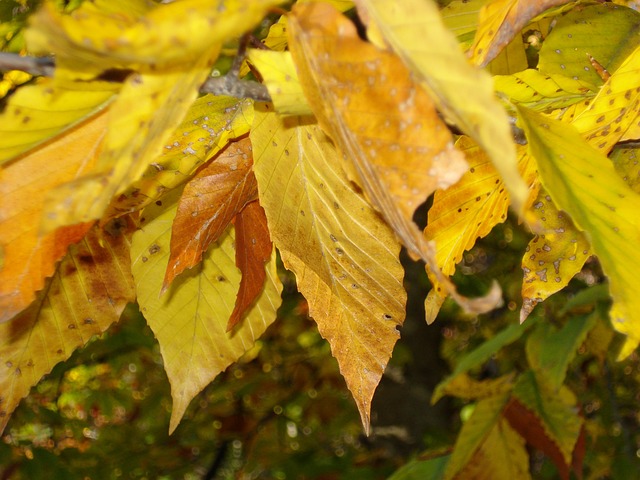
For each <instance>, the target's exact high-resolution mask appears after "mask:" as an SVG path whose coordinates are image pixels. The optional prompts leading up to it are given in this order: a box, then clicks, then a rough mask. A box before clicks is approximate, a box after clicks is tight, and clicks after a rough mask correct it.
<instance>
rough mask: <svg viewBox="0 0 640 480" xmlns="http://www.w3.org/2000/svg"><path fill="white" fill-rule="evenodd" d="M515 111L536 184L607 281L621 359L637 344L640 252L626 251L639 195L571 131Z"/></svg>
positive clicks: (636, 226)
mask: <svg viewBox="0 0 640 480" xmlns="http://www.w3.org/2000/svg"><path fill="white" fill-rule="evenodd" d="M518 113H519V116H520V119H521V120H522V124H523V126H524V129H525V132H526V134H527V139H528V141H529V147H530V149H531V150H530V151H531V154H532V155H533V156H534V157H535V159H536V162H537V164H538V170H539V173H540V178H541V180H542V184H543V185H544V187H545V189H546V190H547V191H548V192H549V195H550V196H551V198H552V200H553V202H554V203H555V204H556V205H557V206H558V208H560V209H562V210H564V211H565V212H567V213H568V214H569V215H570V216H571V219H572V220H573V222H574V223H575V225H576V226H577V227H578V228H579V229H581V230H584V231H585V234H586V235H587V238H588V240H589V243H590V244H591V246H592V248H593V252H594V253H595V254H596V255H597V257H598V259H599V260H600V264H601V265H602V269H603V271H604V273H605V275H606V276H607V277H608V279H609V285H610V290H611V297H612V298H613V306H612V308H611V321H612V324H613V326H614V328H615V329H616V330H618V331H619V332H621V333H624V334H625V335H627V340H626V343H625V345H624V346H623V348H622V351H621V352H620V357H621V358H624V357H626V356H628V355H629V354H630V353H631V352H632V351H633V350H634V349H635V348H636V346H637V345H638V343H639V342H640V317H639V316H638V315H639V313H638V312H640V303H639V302H640V297H638V295H637V293H636V292H637V290H638V279H637V276H636V274H635V272H636V271H637V270H638V269H639V268H640V251H639V250H638V249H636V248H629V245H636V244H637V242H638V239H639V238H640V219H639V217H638V211H640V195H638V194H637V193H635V192H634V191H633V190H631V188H629V186H628V185H627V184H626V183H625V182H624V181H623V180H622V179H621V178H620V176H619V175H618V174H617V173H616V171H615V169H614V167H613V165H612V164H611V162H610V161H609V159H608V158H607V157H605V156H604V155H602V154H601V153H600V152H598V151H596V150H595V149H593V148H592V147H591V146H590V145H589V144H587V143H586V142H585V141H584V140H583V139H582V137H581V136H580V134H579V133H578V132H577V131H576V130H575V129H574V128H573V127H571V126H570V125H567V124H564V123H560V122H558V121H557V120H553V119H551V118H548V117H545V116H543V115H541V114H539V113H536V112H533V111H531V110H527V109H525V108H522V107H518Z"/></svg>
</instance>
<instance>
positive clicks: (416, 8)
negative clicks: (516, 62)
mask: <svg viewBox="0 0 640 480" xmlns="http://www.w3.org/2000/svg"><path fill="white" fill-rule="evenodd" d="M361 4H362V5H363V6H364V7H365V8H366V11H367V13H368V15H369V17H370V18H372V20H373V21H374V22H375V23H376V24H377V25H378V27H379V29H380V30H381V32H382V33H383V35H384V38H385V39H386V40H387V41H388V42H389V43H390V44H391V46H392V47H393V49H394V50H395V52H396V53H397V54H398V55H399V56H400V57H401V58H402V60H403V61H404V62H405V64H407V65H408V66H409V67H410V68H411V70H412V71H414V72H415V74H416V76H417V78H418V79H419V80H420V81H421V83H422V85H423V86H424V87H426V88H427V90H428V91H429V92H430V94H431V96H432V98H433V99H434V101H435V102H436V105H437V107H438V110H440V111H441V112H442V113H443V114H444V115H445V117H446V118H447V119H448V120H450V121H452V122H454V123H455V124H456V125H458V126H459V127H460V128H461V129H462V130H463V131H464V132H465V133H466V134H468V135H469V136H470V137H472V138H473V139H474V140H476V142H477V143H478V144H479V145H480V146H481V147H482V148H483V149H484V150H485V151H486V152H487V154H488V155H489V158H491V161H492V162H493V164H494V166H495V167H496V169H497V170H498V172H499V173H500V175H501V176H502V178H503V180H504V181H505V185H506V188H507V191H508V192H509V194H510V197H511V204H512V206H513V207H514V209H515V210H516V211H518V212H522V211H523V208H524V203H525V202H526V200H527V196H528V190H527V186H526V185H525V183H524V181H523V180H522V178H521V177H520V175H519V174H518V169H517V158H516V150H515V145H514V142H513V140H512V138H511V129H510V127H509V120H508V118H507V115H506V113H505V111H504V110H503V109H502V107H501V106H500V104H499V103H498V101H497V99H496V98H495V96H494V91H493V82H492V80H491V77H490V76H489V74H488V73H487V72H484V71H482V70H480V69H478V68H476V67H474V66H472V65H470V64H469V63H468V62H467V60H466V58H465V56H464V54H463V53H462V52H461V51H460V49H459V47H458V44H457V41H456V38H455V37H454V35H453V34H452V33H451V32H450V31H449V30H447V28H446V27H445V25H444V23H443V22H442V18H441V16H440V14H439V12H438V8H437V5H436V3H435V2H433V1H431V0H406V1H403V2H396V1H393V0H362V2H361Z"/></svg>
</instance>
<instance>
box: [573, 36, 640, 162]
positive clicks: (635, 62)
mask: <svg viewBox="0 0 640 480" xmlns="http://www.w3.org/2000/svg"><path fill="white" fill-rule="evenodd" d="M639 26H640V25H639ZM639 74H640V46H638V47H637V48H636V49H635V50H634V51H633V53H632V54H631V55H629V57H627V59H626V60H625V61H624V62H623V63H622V65H620V68H618V69H617V70H616V71H615V72H614V73H613V75H611V77H610V78H609V80H607V81H606V83H605V84H604V85H603V86H602V88H601V89H600V92H599V93H598V95H596V97H595V98H594V99H593V100H592V101H591V102H590V104H589V107H588V108H587V109H586V110H584V111H583V112H581V113H580V114H579V115H578V116H577V117H576V118H575V119H574V120H573V121H572V122H571V123H572V125H573V126H574V127H575V128H576V129H577V130H578V131H579V132H580V133H581V134H582V135H583V137H584V138H586V139H587V141H588V142H589V144H590V145H592V146H593V147H594V148H597V149H600V150H602V151H603V152H604V153H609V151H610V150H611V149H612V148H613V146H614V145H615V144H616V143H618V141H620V139H621V138H622V136H623V134H624V133H625V132H626V131H627V130H628V129H629V128H630V127H632V126H633V125H634V124H635V123H637V122H638V113H640V80H639V79H638V77H639Z"/></svg>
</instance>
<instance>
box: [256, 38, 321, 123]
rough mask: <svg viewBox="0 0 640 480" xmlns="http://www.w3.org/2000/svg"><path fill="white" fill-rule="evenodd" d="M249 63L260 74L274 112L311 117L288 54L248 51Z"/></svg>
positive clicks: (311, 112)
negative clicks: (274, 109)
mask: <svg viewBox="0 0 640 480" xmlns="http://www.w3.org/2000/svg"><path fill="white" fill-rule="evenodd" d="M249 61H250V62H251V63H252V64H253V65H255V67H256V68H257V69H258V71H259V72H260V75H261V76H262V78H263V80H264V84H265V85H266V86H267V89H268V90H269V95H271V100H272V101H273V105H274V107H275V108H276V112H278V113H279V114H281V115H313V111H312V110H311V107H310V106H309V104H308V103H307V99H306V98H305V96H304V92H303V90H302V85H300V80H299V79H298V73H297V72H296V67H295V65H294V64H293V59H292V58H291V53H290V52H274V51H271V50H250V51H249Z"/></svg>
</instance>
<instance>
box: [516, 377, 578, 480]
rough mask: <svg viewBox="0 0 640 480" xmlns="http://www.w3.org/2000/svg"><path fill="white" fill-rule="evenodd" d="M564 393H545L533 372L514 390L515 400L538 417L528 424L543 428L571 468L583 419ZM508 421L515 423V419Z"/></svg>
mask: <svg viewBox="0 0 640 480" xmlns="http://www.w3.org/2000/svg"><path fill="white" fill-rule="evenodd" d="M560 393H561V394H557V393H556V394H555V395H554V394H553V393H552V392H550V391H541V389H540V387H539V386H538V383H537V382H536V380H535V378H534V376H533V373H532V372H529V373H526V374H523V375H521V376H520V379H519V381H518V382H517V383H516V386H515V387H514V390H513V395H514V396H515V398H516V399H517V400H518V401H519V402H520V403H521V404H522V405H523V406H524V407H525V408H526V409H528V410H529V411H530V412H532V413H533V414H534V417H536V418H535V419H531V418H530V419H529V420H528V423H538V424H539V425H541V426H542V430H543V431H544V436H545V437H548V440H545V442H549V441H550V442H553V444H555V446H556V447H557V448H558V449H559V451H560V453H561V461H562V462H563V463H564V465H567V466H568V465H571V457H572V452H573V449H574V447H575V445H576V442H577V441H578V436H579V435H580V429H581V427H582V420H581V418H580V417H579V416H578V414H577V408H576V406H575V402H573V403H569V402H568V401H567V400H566V399H565V397H564V396H563V395H562V392H560ZM508 418H509V419H510V421H511V420H512V419H511V417H508ZM535 420H537V422H536V421H535ZM516 428H518V427H516ZM525 438H527V437H525ZM527 439H528V440H529V438H527ZM530 443H532V444H533V442H530ZM538 443H542V442H541V441H540V442H538ZM559 469H560V466H559Z"/></svg>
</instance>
